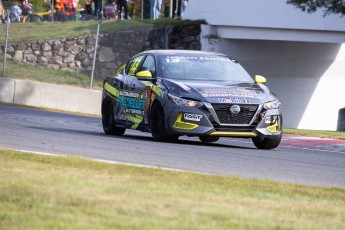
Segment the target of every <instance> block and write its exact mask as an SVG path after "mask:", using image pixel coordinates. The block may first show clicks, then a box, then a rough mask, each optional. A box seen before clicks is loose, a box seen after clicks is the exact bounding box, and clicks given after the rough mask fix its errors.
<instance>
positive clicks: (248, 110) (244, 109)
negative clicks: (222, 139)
mask: <svg viewBox="0 0 345 230" xmlns="http://www.w3.org/2000/svg"><path fill="white" fill-rule="evenodd" d="M232 105H233V104H212V106H213V108H214V110H215V111H216V114H217V116H218V119H219V121H220V123H221V124H238V125H239V124H249V122H250V121H251V120H252V118H253V116H254V114H255V112H256V110H257V109H258V105H239V106H240V107H241V111H240V112H239V113H238V114H233V113H231V112H230V107H231V106H232Z"/></svg>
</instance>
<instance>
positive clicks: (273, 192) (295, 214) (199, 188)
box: [0, 150, 345, 229]
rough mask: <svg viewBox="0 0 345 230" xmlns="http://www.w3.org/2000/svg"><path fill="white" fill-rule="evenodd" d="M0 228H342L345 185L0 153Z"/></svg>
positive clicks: (7, 151)
mask: <svg viewBox="0 0 345 230" xmlns="http://www.w3.org/2000/svg"><path fill="white" fill-rule="evenodd" d="M0 188H1V189H0V229H345V190H344V189H335V188H322V187H311V186H301V185H293V184H285V183H277V182H271V181H268V180H257V179H240V178H235V177H226V176H214V175H202V174H195V173H188V172H173V171H165V170H161V169H149V168H142V167H131V166H124V165H113V164H107V163H100V162H94V161H90V160H87V159H82V158H79V157H47V156H40V155H34V154H27V153H19V152H15V151H9V150H0Z"/></svg>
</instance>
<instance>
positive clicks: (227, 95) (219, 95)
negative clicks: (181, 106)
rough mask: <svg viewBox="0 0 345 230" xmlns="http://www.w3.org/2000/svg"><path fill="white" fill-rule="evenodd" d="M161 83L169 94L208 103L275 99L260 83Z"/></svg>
mask: <svg viewBox="0 0 345 230" xmlns="http://www.w3.org/2000/svg"><path fill="white" fill-rule="evenodd" d="M162 84H163V85H164V86H165V87H166V88H167V89H168V92H169V93H170V94H173V95H175V96H178V97H182V98H186V99H192V100H198V101H206V102H209V103H236V104H237V103H238V104H261V103H264V102H268V101H273V100H276V99H277V98H276V96H275V95H273V94H272V93H271V92H270V90H269V89H268V87H267V86H266V85H264V84H262V83H233V82H212V81H179V80H171V79H163V80H162Z"/></svg>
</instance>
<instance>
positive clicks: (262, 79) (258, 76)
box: [254, 75, 266, 84]
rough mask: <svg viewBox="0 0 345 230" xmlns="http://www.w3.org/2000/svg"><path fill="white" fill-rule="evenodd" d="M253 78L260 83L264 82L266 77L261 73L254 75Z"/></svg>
mask: <svg viewBox="0 0 345 230" xmlns="http://www.w3.org/2000/svg"><path fill="white" fill-rule="evenodd" d="M254 80H255V82H256V83H262V84H265V83H266V78H265V77H264V76H261V75H255V77H254Z"/></svg>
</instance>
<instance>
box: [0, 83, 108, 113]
mask: <svg viewBox="0 0 345 230" xmlns="http://www.w3.org/2000/svg"><path fill="white" fill-rule="evenodd" d="M11 89H12V90H11ZM101 100H102V91H101V90H89V89H83V88H79V87H71V86H63V85H54V84H47V83H41V82H34V81H26V80H13V79H4V80H2V81H0V101H2V102H6V103H15V104H19V105H27V106H35V107H45V108H51V109H58V110H64V111H69V112H78V113H85V114H91V115H100V113H101V112H100V111H101Z"/></svg>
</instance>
